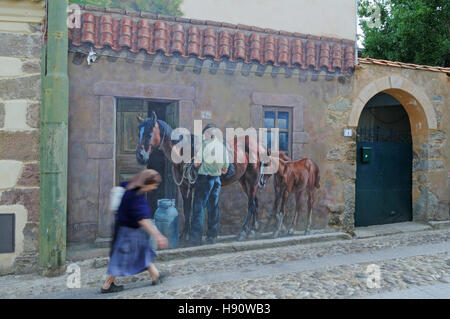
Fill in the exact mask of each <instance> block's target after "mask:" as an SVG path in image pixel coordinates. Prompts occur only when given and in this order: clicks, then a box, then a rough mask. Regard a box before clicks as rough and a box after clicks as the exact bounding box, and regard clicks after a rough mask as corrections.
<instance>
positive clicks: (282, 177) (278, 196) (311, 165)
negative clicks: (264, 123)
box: [260, 150, 320, 238]
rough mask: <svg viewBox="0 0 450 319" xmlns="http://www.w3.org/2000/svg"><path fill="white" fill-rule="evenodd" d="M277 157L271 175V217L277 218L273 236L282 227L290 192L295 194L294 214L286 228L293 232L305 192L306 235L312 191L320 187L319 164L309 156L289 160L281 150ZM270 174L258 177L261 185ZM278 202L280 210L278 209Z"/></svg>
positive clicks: (308, 226) (310, 211) (275, 235)
mask: <svg viewBox="0 0 450 319" xmlns="http://www.w3.org/2000/svg"><path fill="white" fill-rule="evenodd" d="M269 153H270V150H269ZM272 153H273V152H272ZM278 157H279V159H280V161H279V165H278V171H277V172H276V173H275V174H274V175H273V176H274V190H275V201H274V205H273V212H272V214H273V215H272V218H273V217H274V216H275V217H276V219H277V224H276V226H275V230H274V232H273V237H274V238H276V237H278V236H279V234H280V232H281V230H282V228H283V227H284V226H283V219H284V217H285V214H286V204H287V200H288V198H289V195H290V194H291V193H294V194H295V214H294V216H293V218H292V222H291V225H290V227H289V229H288V234H293V232H294V230H295V228H296V227H297V223H298V216H299V214H300V210H301V200H302V195H303V194H304V193H306V194H307V196H308V199H307V204H308V210H307V218H306V229H305V235H308V234H309V232H310V227H311V219H312V207H313V204H314V191H315V190H316V189H319V188H320V170H319V166H317V164H316V163H315V162H314V161H313V160H311V159H309V158H304V159H301V160H298V161H291V159H290V158H289V157H288V156H287V155H286V154H285V153H284V152H281V151H280V152H279V154H278ZM269 165H270V164H269ZM271 176H272V175H268V174H266V175H262V176H261V177H260V178H261V185H262V187H265V186H266V184H267V181H268V180H269V179H270V177H271ZM280 202H281V210H278V209H279V206H280Z"/></svg>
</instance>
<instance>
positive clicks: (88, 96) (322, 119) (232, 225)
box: [68, 53, 355, 242]
mask: <svg viewBox="0 0 450 319" xmlns="http://www.w3.org/2000/svg"><path fill="white" fill-rule="evenodd" d="M80 62H81V64H80ZM173 62H174V61H173ZM225 64H226V63H222V64H220V65H219V66H218V68H219V69H220V68H222V67H225ZM207 65H208V61H206V62H204V68H203V69H196V70H195V72H193V70H192V68H189V67H185V68H181V67H172V66H168V67H167V66H161V65H159V64H158V63H156V62H155V63H153V64H150V63H148V64H145V65H144V64H143V63H142V62H136V63H133V62H125V61H124V60H122V59H117V60H116V59H112V58H106V57H100V59H98V60H97V62H95V63H94V64H93V65H92V66H87V64H86V63H85V62H84V60H80V59H79V58H77V57H76V56H75V55H74V54H72V53H71V54H70V56H69V75H70V97H69V98H70V110H69V112H70V117H69V122H70V125H69V183H68V187H69V190H68V191H69V195H68V196H69V199H68V239H69V242H73V241H94V240H95V233H94V232H93V231H92V230H94V229H96V227H97V220H98V215H97V211H96V207H98V195H99V193H98V181H99V179H98V176H99V172H100V171H101V170H102V169H104V161H102V160H98V159H90V158H89V157H88V144H89V143H101V139H100V133H99V129H98V127H99V123H100V117H99V116H100V112H101V111H100V110H99V97H98V96H95V95H94V94H93V87H94V85H95V83H99V82H102V81H113V82H116V81H117V82H123V83H127V85H130V84H133V83H136V84H139V85H142V84H146V83H147V84H165V85H169V84H177V85H184V86H192V87H194V89H195V100H194V118H195V119H200V118H201V112H202V111H211V115H212V121H214V122H216V123H217V125H218V126H219V127H221V128H226V127H235V128H238V127H243V128H247V127H249V126H250V125H251V123H252V118H251V113H252V112H251V107H252V104H253V102H252V98H251V96H252V94H253V93H254V92H264V93H269V94H270V93H273V94H286V95H298V96H301V97H303V98H304V99H305V100H306V106H305V107H304V115H303V116H304V132H305V133H307V134H308V135H309V139H308V141H307V142H306V144H300V145H301V147H300V148H298V149H297V150H296V154H297V158H295V159H299V158H301V157H309V158H311V159H313V160H314V161H316V162H317V163H318V164H319V166H320V170H321V188H320V189H319V190H318V191H317V192H316V198H317V200H316V204H315V206H314V216H313V224H312V227H313V229H329V230H331V228H333V229H334V228H337V229H339V228H342V223H343V220H344V217H343V216H342V215H343V214H344V211H345V207H347V211H348V212H350V207H351V206H352V198H351V196H350V195H346V193H345V192H347V193H348V194H350V193H351V185H350V186H349V187H350V188H349V187H346V185H347V183H348V181H351V180H352V179H353V180H354V178H355V168H354V163H353V162H352V160H354V157H355V156H354V154H353V153H352V152H354V151H355V149H354V143H353V142H352V141H351V140H346V139H344V138H343V137H342V133H343V130H342V128H343V123H345V119H342V120H340V118H341V117H343V115H344V114H345V112H349V111H350V109H351V97H352V95H351V94H352V88H353V81H352V78H351V76H348V77H339V78H338V77H329V78H327V77H326V76H325V73H322V74H320V75H319V76H313V75H312V74H311V73H302V74H301V76H300V75H299V74H298V73H293V74H285V73H284V71H285V70H284V69H283V68H280V69H272V67H270V66H269V67H267V68H266V69H265V73H264V75H261V74H260V75H257V74H255V72H254V71H255V70H256V66H253V68H252V69H251V70H250V69H245V68H244V69H240V67H241V66H235V67H236V69H235V70H234V71H227V72H225V71H223V70H210V69H208V68H206V66H207ZM249 71H250V72H249ZM259 71H261V70H259ZM272 71H274V72H272ZM328 110H330V112H329V111H328ZM182 112H183V111H182V110H181V116H183V114H182ZM328 113H330V114H328ZM261 126H262V123H261ZM330 128H331V129H330ZM324 141H326V142H324ZM336 146H338V147H340V149H339V151H338V153H339V154H334V153H333V150H334V149H335V148H336ZM327 157H329V158H330V160H328V159H327ZM344 190H345V192H344ZM344 193H345V194H344ZM259 199H260V200H259V207H260V221H261V230H262V231H264V230H269V231H271V230H272V226H271V224H270V223H269V217H270V215H271V213H272V206H273V199H274V194H273V186H272V184H269V185H268V186H267V188H266V190H265V191H264V193H262V194H260V195H259ZM220 202H221V204H220V205H221V212H222V213H221V216H220V234H221V235H231V234H233V235H234V234H237V233H238V232H239V231H240V230H241V227H242V220H243V219H244V218H245V215H246V213H247V200H246V196H245V194H244V193H243V192H242V191H241V189H240V185H239V184H234V185H232V186H229V187H224V188H223V192H222V193H221V201H220ZM288 207H289V208H288V211H289V212H288V217H287V219H286V221H289V222H290V219H291V217H292V211H293V209H292V208H293V198H292V199H291V201H290V204H289V206H288ZM330 212H331V213H334V215H336V216H338V217H337V220H336V217H335V216H334V215H333V214H332V215H333V216H334V217H333V218H334V219H333V222H332V223H331V225H329V224H330V220H329V216H330ZM99 213H100V214H101V213H102V212H99ZM349 214H350V213H349ZM345 218H347V217H345ZM305 223H306V220H305V213H304V210H303V211H302V214H301V216H300V220H299V225H298V229H299V230H301V229H304V227H305ZM348 223H351V221H349V222H348Z"/></svg>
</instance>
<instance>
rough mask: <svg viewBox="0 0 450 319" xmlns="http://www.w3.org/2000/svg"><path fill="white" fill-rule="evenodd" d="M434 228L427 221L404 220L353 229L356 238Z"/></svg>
mask: <svg viewBox="0 0 450 319" xmlns="http://www.w3.org/2000/svg"><path fill="white" fill-rule="evenodd" d="M430 230H434V228H433V226H432V225H430V224H429V223H418V222H405V223H397V224H386V225H373V226H368V227H358V228H356V229H355V234H356V237H355V238H356V239H367V238H374V237H383V236H391V235H398V234H406V233H415V232H422V231H430Z"/></svg>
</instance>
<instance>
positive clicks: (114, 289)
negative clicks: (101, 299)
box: [101, 283, 123, 294]
mask: <svg viewBox="0 0 450 319" xmlns="http://www.w3.org/2000/svg"><path fill="white" fill-rule="evenodd" d="M122 290H123V286H117V285H116V284H115V283H111V285H110V286H109V288H108V289H103V287H102V291H101V292H102V294H108V293H113V292H120V291H122Z"/></svg>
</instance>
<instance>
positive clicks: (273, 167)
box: [136, 112, 320, 245]
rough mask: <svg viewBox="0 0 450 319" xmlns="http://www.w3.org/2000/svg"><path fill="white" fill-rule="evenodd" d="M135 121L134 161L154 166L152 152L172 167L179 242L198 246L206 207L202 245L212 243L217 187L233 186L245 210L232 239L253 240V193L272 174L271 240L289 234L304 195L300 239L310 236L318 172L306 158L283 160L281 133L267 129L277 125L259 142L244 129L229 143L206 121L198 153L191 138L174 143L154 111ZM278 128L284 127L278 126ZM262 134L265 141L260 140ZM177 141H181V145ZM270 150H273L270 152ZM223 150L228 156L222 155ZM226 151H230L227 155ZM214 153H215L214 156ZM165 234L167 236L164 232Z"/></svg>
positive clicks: (215, 230)
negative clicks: (291, 208)
mask: <svg viewBox="0 0 450 319" xmlns="http://www.w3.org/2000/svg"><path fill="white" fill-rule="evenodd" d="M138 122H139V130H138V131H139V137H138V138H139V143H138V146H137V149H136V159H137V161H138V163H139V164H141V165H147V168H152V167H153V166H152V165H154V162H153V163H152V162H151V161H150V157H151V155H152V152H154V151H155V150H160V151H162V152H163V153H164V156H165V160H166V161H169V162H170V163H171V164H172V170H173V179H174V181H175V183H176V185H177V186H178V188H179V190H180V193H181V195H182V200H183V205H182V206H183V215H184V216H183V217H184V218H183V220H184V224H183V225H182V227H181V229H182V232H181V234H180V237H179V238H180V239H181V242H182V243H183V244H185V245H186V244H187V245H200V244H202V243H203V242H202V236H203V232H204V229H203V222H204V217H205V214H206V213H205V212H204V210H205V208H206V209H207V227H206V237H207V238H206V242H207V243H209V244H211V243H215V242H216V240H217V237H218V229H219V200H220V190H221V187H222V186H228V185H231V184H233V183H237V182H238V183H239V184H240V185H241V189H242V191H243V192H244V193H245V194H246V196H247V199H248V211H247V215H246V218H245V219H244V223H243V225H242V230H241V232H240V233H239V234H238V236H237V238H236V239H237V240H238V241H243V240H245V239H247V237H248V235H249V234H252V235H253V236H254V234H255V233H256V232H257V231H259V229H258V222H259V218H258V198H257V195H258V190H259V189H260V188H265V187H266V185H267V182H268V180H269V179H270V178H271V177H272V176H274V190H275V200H274V206H273V211H272V216H271V218H272V219H273V218H276V220H277V222H276V225H275V229H274V231H273V238H277V237H279V236H280V235H293V234H294V231H295V228H296V226H297V223H298V217H299V214H300V211H301V207H302V196H303V195H304V194H306V196H307V225H306V229H305V235H307V234H309V231H310V226H311V218H312V210H313V203H314V191H315V189H318V188H320V169H319V167H318V165H317V164H316V163H315V162H314V161H313V160H311V159H308V158H304V159H300V160H298V161H292V160H291V158H289V157H288V156H287V152H285V151H279V150H278V144H279V141H281V143H280V144H281V145H282V146H281V147H282V148H286V145H287V144H288V143H286V145H283V141H282V140H283V137H282V136H283V135H279V132H278V125H272V126H270V127H271V128H275V126H276V127H277V128H276V130H274V131H275V132H270V131H269V132H267V130H263V134H262V135H261V134H260V135H259V137H260V138H261V137H263V138H262V139H259V140H258V139H257V138H256V136H255V135H252V134H248V135H247V133H248V132H250V130H247V131H246V132H245V135H240V136H241V137H242V138H240V137H238V135H237V134H236V135H233V137H232V138H231V139H229V138H228V136H227V138H226V139H225V140H226V142H225V140H224V139H222V133H221V132H218V129H217V127H216V126H215V125H214V124H212V123H209V124H207V125H206V127H205V128H204V129H203V132H202V143H201V148H200V150H197V149H196V148H195V147H194V144H195V143H194V141H195V136H194V135H192V134H190V132H188V134H186V132H185V134H183V135H180V136H179V139H178V140H173V139H172V138H173V137H174V136H175V135H174V134H172V133H173V128H172V127H171V126H170V125H169V124H168V123H166V122H165V121H163V120H159V119H158V118H157V115H156V113H155V112H153V113H152V116H151V117H150V118H146V119H144V118H142V117H138ZM280 126H281V127H283V125H280ZM183 130H186V129H183ZM194 131H195V129H194ZM219 131H220V130H219ZM255 131H256V130H255ZM274 133H275V134H274ZM233 134H234V133H233ZM197 136H198V135H197ZM266 136H267V140H266V139H265V138H264V137H266ZM275 140H277V141H278V142H277V141H275ZM182 141H183V143H181V142H182ZM214 143H217V144H214ZM180 144H184V146H181V148H180V146H179V145H180ZM211 145H212V146H211ZM271 146H273V147H274V149H270V147H271ZM186 150H187V151H188V152H189V155H187V156H186V154H184V152H186ZM222 150H223V152H224V153H227V154H228V155H227V154H225V155H224V156H222ZM230 150H231V152H229V151H230ZM208 152H209V154H213V155H212V156H211V157H210V158H207V156H208V154H206V153H208ZM191 154H193V156H191ZM217 154H219V155H218V157H217ZM221 158H225V160H224V161H222V160H221ZM217 159H218V160H217ZM221 165H222V166H221ZM292 193H293V194H295V201H296V207H295V214H294V216H293V219H292V222H291V224H290V226H289V229H288V230H287V229H286V227H284V223H283V220H284V217H285V215H286V204H287V200H288V197H289V195H290V194H292ZM150 196H152V194H150ZM280 202H281V207H280ZM279 207H280V208H279ZM279 209H280V210H279ZM157 219H158V217H156V222H157V223H158V220H157ZM167 235H168V236H169V237H170V235H169V234H167Z"/></svg>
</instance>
